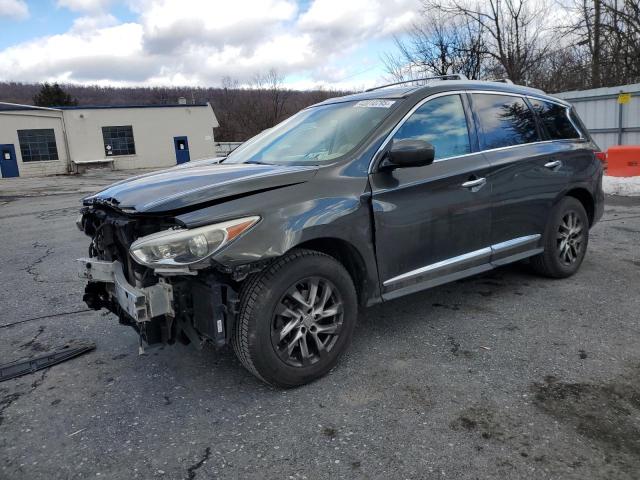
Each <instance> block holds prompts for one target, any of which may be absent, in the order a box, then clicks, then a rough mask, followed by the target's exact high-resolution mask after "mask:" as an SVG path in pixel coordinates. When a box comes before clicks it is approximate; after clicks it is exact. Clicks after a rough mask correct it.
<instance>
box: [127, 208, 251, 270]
mask: <svg viewBox="0 0 640 480" xmlns="http://www.w3.org/2000/svg"><path fill="white" fill-rule="evenodd" d="M258 220H260V217H245V218H238V219H236V220H230V221H228V222H223V223H215V224H213V225H207V226H205V227H198V228H192V229H183V230H165V231H162V232H158V233H154V234H152V235H147V236H146V237H141V238H139V239H138V240H136V241H135V242H133V244H131V247H130V248H129V251H130V253H131V256H132V257H133V258H134V259H135V260H136V261H137V262H139V263H142V264H143V265H147V266H150V267H159V266H165V267H170V266H172V265H173V266H183V265H190V264H192V263H196V262H199V261H201V260H204V259H205V258H207V257H208V256H210V255H212V254H213V253H214V252H216V251H217V250H219V249H220V248H222V247H223V246H225V245H227V244H228V243H229V242H231V241H233V240H234V239H235V238H237V237H238V236H240V235H242V234H243V233H244V232H246V231H247V230H249V229H250V228H251V227H253V226H254V225H255V224H256V223H257V222H258Z"/></svg>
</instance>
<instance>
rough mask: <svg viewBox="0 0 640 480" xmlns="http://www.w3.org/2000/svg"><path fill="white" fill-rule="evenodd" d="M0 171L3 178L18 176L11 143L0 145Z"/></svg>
mask: <svg viewBox="0 0 640 480" xmlns="http://www.w3.org/2000/svg"><path fill="white" fill-rule="evenodd" d="M0 172H2V177H3V178H7V177H19V176H20V171H19V170H18V161H17V160H16V150H15V149H14V148H13V145H0Z"/></svg>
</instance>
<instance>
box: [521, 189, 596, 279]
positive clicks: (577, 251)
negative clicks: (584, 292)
mask: <svg viewBox="0 0 640 480" xmlns="http://www.w3.org/2000/svg"><path fill="white" fill-rule="evenodd" d="M588 243H589V218H588V217H587V212H586V211H585V209H584V207H583V206H582V204H581V203H580V202H579V201H578V200H577V199H575V198H573V197H565V198H563V199H562V200H560V202H558V204H557V205H556V206H555V207H554V209H553V211H552V212H551V216H550V218H549V222H548V223H547V227H546V230H545V233H544V252H542V253H541V254H539V255H536V256H535V257H533V258H532V259H531V265H532V267H533V269H534V270H535V271H536V272H538V273H540V274H541V275H545V276H547V277H552V278H565V277H569V276H571V275H573V274H574V273H576V272H577V271H578V269H579V268H580V265H581V264H582V260H583V259H584V256H585V253H586V252H587V245H588Z"/></svg>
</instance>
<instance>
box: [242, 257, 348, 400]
mask: <svg viewBox="0 0 640 480" xmlns="http://www.w3.org/2000/svg"><path fill="white" fill-rule="evenodd" d="M356 318H357V297H356V291H355V287H354V285H353V281H352V279H351V277H350V275H349V273H348V272H347V270H346V269H345V268H344V267H343V266H342V264H341V263H340V262H338V261H337V260H336V259H334V258H333V257H331V256H329V255H326V254H324V253H320V252H316V251H312V250H302V249H300V250H294V251H292V252H290V253H288V254H286V255H284V256H283V257H281V258H279V259H277V260H276V261H274V262H273V263H272V264H270V265H269V266H268V267H267V268H265V270H263V271H262V272H259V273H257V274H255V275H254V276H253V277H250V278H249V279H248V280H247V281H246V282H245V284H244V285H243V287H242V289H241V292H240V311H239V314H238V319H237V322H236V325H235V329H234V332H233V338H232V345H233V349H234V351H235V353H236V355H237V356H238V359H239V360H240V362H241V363H242V364H243V365H244V367H245V368H247V370H249V371H250V372H251V373H253V374H254V375H255V376H257V377H258V378H260V379H261V380H263V381H265V382H267V383H269V384H271V385H274V386H278V387H284V388H289V387H295V386H298V385H303V384H305V383H309V382H312V381H313V380H316V379H318V378H320V377H322V376H323V375H326V374H327V373H328V372H329V371H330V370H331V369H332V368H333V367H334V366H335V364H336V363H337V362H338V359H339V358H340V356H341V355H342V353H343V352H344V351H345V349H346V347H347V346H348V344H349V342H350V341H351V337H352V336H353V330H354V327H355V323H356Z"/></svg>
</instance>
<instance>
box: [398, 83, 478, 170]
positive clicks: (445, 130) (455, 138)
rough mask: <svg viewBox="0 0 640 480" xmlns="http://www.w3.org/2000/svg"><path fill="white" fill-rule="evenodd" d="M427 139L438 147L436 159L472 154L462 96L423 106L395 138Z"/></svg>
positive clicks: (431, 102) (436, 99)
mask: <svg viewBox="0 0 640 480" xmlns="http://www.w3.org/2000/svg"><path fill="white" fill-rule="evenodd" d="M393 139H394V140H405V139H411V140H424V141H426V142H429V143H431V144H432V145H433V146H434V147H435V153H436V156H435V158H436V160H441V159H443V158H449V157H455V156H458V155H464V154H466V153H470V152H471V144H470V142H469V130H468V128H467V118H466V116H465V113H464V106H463V105H462V99H461V98H460V95H445V96H443V97H437V98H434V99H433V100H429V101H428V102H426V103H425V104H423V105H421V106H420V107H419V108H418V109H417V110H416V111H415V112H413V114H412V115H411V116H410V117H409V118H408V119H407V121H406V122H405V123H404V124H403V125H402V126H401V127H400V128H399V129H398V131H397V132H396V134H395V135H394V136H393Z"/></svg>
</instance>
